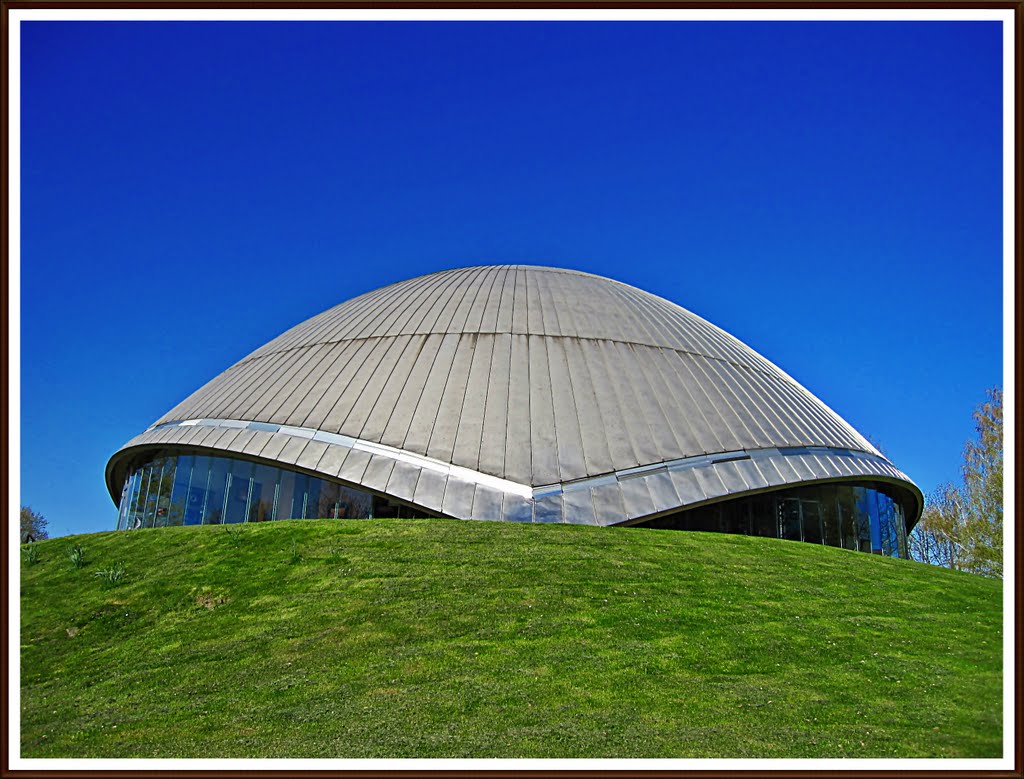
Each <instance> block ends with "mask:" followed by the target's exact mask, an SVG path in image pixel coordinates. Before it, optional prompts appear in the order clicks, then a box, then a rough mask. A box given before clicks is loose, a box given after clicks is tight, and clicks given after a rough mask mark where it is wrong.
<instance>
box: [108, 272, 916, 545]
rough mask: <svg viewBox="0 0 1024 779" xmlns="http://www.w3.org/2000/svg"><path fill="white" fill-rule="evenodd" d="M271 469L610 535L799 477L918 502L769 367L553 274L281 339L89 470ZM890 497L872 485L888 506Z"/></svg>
mask: <svg viewBox="0 0 1024 779" xmlns="http://www.w3.org/2000/svg"><path fill="white" fill-rule="evenodd" d="M157 450H162V451H194V452H199V451H205V452H207V453H210V452H215V453H222V454H223V455H225V456H228V457H239V458H243V459H247V460H251V461H254V462H266V463H272V464H275V465H277V466H282V467H287V468H289V469H293V470H295V471H297V472H301V473H305V474H308V475H311V476H316V477H319V478H322V479H326V480H330V481H332V482H337V483H339V484H343V485H347V486H350V487H353V488H358V489H362V490H366V491H368V492H369V493H372V494H376V495H383V496H387V497H388V498H392V499H394V500H396V501H398V502H400V503H402V504H405V505H408V506H410V507H414V508H416V509H420V510H422V511H424V512H427V513H430V514H442V515H446V516H450V517H455V518H462V519H505V520H512V521H554V522H580V523H589V524H600V525H607V524H620V523H624V522H632V523H635V522H639V521H643V520H644V519H645V518H652V517H657V516H660V515H664V514H666V513H667V512H677V511H679V510H680V509H685V508H687V507H695V506H698V505H702V504H708V503H713V502H717V501H722V500H724V499H727V498H734V497H736V496H740V495H745V494H757V493H761V492H765V491H772V490H778V489H780V488H784V487H786V486H791V485H798V484H810V483H817V482H822V483H825V482H839V481H842V482H846V483H872V484H878V485H887V489H888V491H889V492H891V493H892V494H893V495H894V496H895V497H896V498H897V499H898V500H899V501H900V502H901V503H902V504H903V505H905V506H906V511H905V523H906V526H907V527H909V526H911V525H912V524H913V522H914V521H916V518H917V516H918V515H919V513H920V509H921V502H922V501H921V494H920V491H919V490H918V489H917V487H916V486H914V484H913V483H912V482H911V481H910V479H909V478H908V477H907V476H905V475H904V474H903V473H901V472H900V471H899V470H897V469H896V468H895V466H893V465H892V463H890V462H889V461H888V460H887V459H886V458H885V457H884V456H882V455H881V453H879V452H878V451H877V450H876V449H875V448H874V447H873V446H872V445H871V444H870V443H869V442H868V441H867V440H865V438H864V437H863V436H861V435H860V434H859V433H858V432H857V431H856V430H854V429H853V428H852V427H851V426H850V425H848V424H847V423H846V422H845V421H844V420H843V419H842V418H840V417H839V416H838V415H837V414H836V413H835V412H834V411H832V410H831V409H829V408H828V407H827V406H826V405H825V404H824V403H822V402H821V401H820V400H818V399H817V398H815V397H814V396H813V395H811V393H809V392H808V391H807V390H806V389H804V388H803V387H802V386H800V385H799V384H798V383H797V382H795V381H794V380H793V379H792V378H790V377H789V376H788V375H787V374H786V373H784V372H783V371H782V370H781V369H779V368H778V367H776V366H775V365H773V364H772V363H771V362H769V361H768V360H766V359H765V358H763V357H761V356H760V355H759V354H757V353H756V352H755V351H753V350H752V349H750V348H749V347H747V346H746V345H744V344H743V343H741V342H740V341H738V340H737V339H736V338H734V337H732V336H731V335H729V334H728V333H726V332H725V331H723V330H721V329H719V328H718V327H715V326H714V325H712V324H710V323H709V322H707V321H705V320H704V319H702V318H700V317H699V316H696V315H695V314H693V313H691V312H689V311H687V310H685V309H683V308H680V307H679V306H677V305H675V304H674V303H671V302H669V301H667V300H664V299H662V298H659V297H657V296H655V295H652V294H650V293H648V292H644V291H642V290H639V289H636V288H634V287H631V286H629V285H626V284H623V283H620V282H617V281H613V280H611V279H607V278H603V277H600V276H595V275H591V274H587V273H582V272H579V271H574V270H564V269H559V268H548V267H538V266H524V265H503V266H481V267H470V268H460V269H455V270H445V271H441V272H438V273H433V274H430V275H427V276H421V277H418V278H414V279H409V280H407V281H402V282H399V283H396V284H392V285H390V286H387V287H383V288H381V289H377V290H374V291H372V292H368V293H366V294H364V295H360V296H359V297H356V298H353V299H351V300H348V301H346V302H343V303H341V304H339V305H337V306H335V307H333V308H331V309H329V310H327V311H324V312H323V313H321V314H319V315H317V316H314V317H312V318H311V319H308V320H306V321H305V322H302V323H300V324H298V325H296V326H295V327H293V328H292V329H290V330H288V331H287V332H285V333H283V334H282V335H280V336H279V337H277V338H275V339H274V340H272V341H270V342H269V343H267V344H266V345H264V346H262V347H260V348H259V349H256V350H255V351H254V352H252V353H251V354H250V355H248V356H247V357H245V358H244V359H242V360H241V361H239V362H238V363H236V364H235V365H233V366H231V367H230V368H228V369H227V370H226V371H224V372H223V373H222V374H220V375H219V376H217V377H216V378H214V379H213V380H212V381H210V382H209V383H208V384H206V385H205V386H203V387H201V388H200V389H198V390H197V391H196V392H194V393H193V394H192V395H190V396H189V397H188V398H186V399H185V400H183V401H182V402H181V403H179V404H178V405H177V406H175V407H174V408H173V409H171V410H170V411H169V412H168V413H167V414H165V415H164V416H163V417H161V418H160V419H158V420H157V421H156V422H155V423H154V424H153V425H152V426H151V427H150V428H149V429H147V430H146V431H145V432H143V433H142V434H141V435H139V436H137V437H135V438H133V439H132V440H131V441H129V442H128V443H127V444H125V446H124V447H122V448H121V449H120V450H119V451H118V452H117V453H116V454H115V455H114V456H113V457H112V458H111V460H110V463H109V465H108V468H107V483H108V488H109V489H110V492H111V495H112V496H114V497H115V500H117V498H118V496H120V495H121V494H122V488H123V486H124V484H125V481H126V478H127V476H128V474H129V472H130V471H131V470H132V468H133V467H135V465H136V464H138V463H139V462H141V461H142V460H145V458H146V455H147V453H152V452H155V451H157ZM890 488H891V489H890Z"/></svg>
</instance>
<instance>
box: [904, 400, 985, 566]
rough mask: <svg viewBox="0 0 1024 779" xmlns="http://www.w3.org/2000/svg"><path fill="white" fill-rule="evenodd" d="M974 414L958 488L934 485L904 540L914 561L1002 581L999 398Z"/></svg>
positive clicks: (981, 405)
mask: <svg viewBox="0 0 1024 779" xmlns="http://www.w3.org/2000/svg"><path fill="white" fill-rule="evenodd" d="M987 395H988V399H987V400H986V401H984V402H982V403H981V404H979V405H978V407H977V408H976V409H975V410H974V426H975V432H976V438H974V439H972V440H969V441H968V442H967V443H966V444H965V445H964V455H963V457H964V462H963V465H962V466H961V475H962V477H963V480H962V483H961V484H960V485H954V484H950V483H948V482H947V483H945V484H941V485H939V486H938V487H937V488H936V489H935V491H934V492H932V493H931V494H930V495H929V496H928V500H927V501H926V505H925V510H924V513H923V514H922V515H921V520H920V521H919V522H918V523H917V525H916V527H915V528H914V531H913V532H912V533H911V535H910V538H909V539H908V541H909V544H910V553H911V556H912V557H913V558H914V559H915V560H920V561H922V562H926V563H932V564H933V565H944V566H946V567H948V568H955V569H956V570H959V571H969V572H971V573H978V574H981V575H982V576H991V577H994V578H1002V575H1003V393H1002V390H1000V389H998V388H994V389H990V390H988V391H987Z"/></svg>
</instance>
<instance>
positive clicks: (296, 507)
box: [291, 473, 309, 519]
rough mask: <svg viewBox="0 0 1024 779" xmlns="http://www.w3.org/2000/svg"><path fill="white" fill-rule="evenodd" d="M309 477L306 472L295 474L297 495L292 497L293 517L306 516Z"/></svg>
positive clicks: (300, 517) (303, 517)
mask: <svg viewBox="0 0 1024 779" xmlns="http://www.w3.org/2000/svg"><path fill="white" fill-rule="evenodd" d="M308 493H309V477H308V476H306V474H304V473H297V474H295V497H293V498H292V513H291V518H292V519H305V518H306V501H307V500H308V499H309V494H308Z"/></svg>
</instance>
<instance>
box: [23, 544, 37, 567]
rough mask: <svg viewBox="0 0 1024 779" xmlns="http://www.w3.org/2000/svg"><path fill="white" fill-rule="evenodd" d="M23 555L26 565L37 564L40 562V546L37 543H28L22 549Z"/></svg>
mask: <svg viewBox="0 0 1024 779" xmlns="http://www.w3.org/2000/svg"><path fill="white" fill-rule="evenodd" d="M21 556H22V558H23V559H24V560H25V565H35V564H36V563H38V562H39V547H38V546H36V545H35V544H28V545H26V546H24V547H22V549H21Z"/></svg>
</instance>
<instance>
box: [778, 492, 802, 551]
mask: <svg viewBox="0 0 1024 779" xmlns="http://www.w3.org/2000/svg"><path fill="white" fill-rule="evenodd" d="M779 538H786V539H789V540H790V541H799V540H800V500H799V499H798V498H780V499H779Z"/></svg>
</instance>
